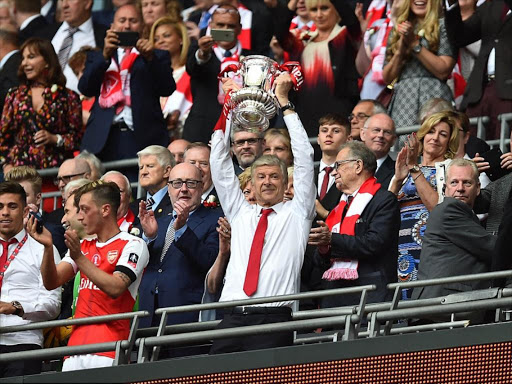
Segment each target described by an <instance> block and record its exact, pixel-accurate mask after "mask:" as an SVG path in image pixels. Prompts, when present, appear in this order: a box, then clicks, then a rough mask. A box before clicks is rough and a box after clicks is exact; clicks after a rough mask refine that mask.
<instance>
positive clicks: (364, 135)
mask: <svg viewBox="0 0 512 384" xmlns="http://www.w3.org/2000/svg"><path fill="white" fill-rule="evenodd" d="M361 140H362V141H363V143H365V145H366V146H367V147H368V148H370V150H371V151H372V152H373V153H374V155H375V157H376V158H377V171H376V172H375V177H376V178H377V181H378V182H379V183H380V184H381V185H382V188H384V189H388V186H389V182H390V181H391V178H392V177H393V175H394V174H395V161H394V160H393V159H392V158H391V156H389V151H390V149H391V147H392V146H393V144H395V140H396V132H395V123H394V121H393V119H391V117H389V115H387V114H386V113H378V114H376V115H373V116H370V117H369V118H368V120H366V122H365V123H364V126H363V129H362V130H361Z"/></svg>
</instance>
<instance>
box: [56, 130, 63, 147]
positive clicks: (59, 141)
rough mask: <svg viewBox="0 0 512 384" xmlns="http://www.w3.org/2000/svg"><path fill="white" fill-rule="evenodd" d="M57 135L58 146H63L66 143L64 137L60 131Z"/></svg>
mask: <svg viewBox="0 0 512 384" xmlns="http://www.w3.org/2000/svg"><path fill="white" fill-rule="evenodd" d="M56 136H57V144H56V145H57V147H62V146H63V145H64V139H63V138H62V136H61V135H59V134H58V133H57V135H56Z"/></svg>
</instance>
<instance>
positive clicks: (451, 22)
mask: <svg viewBox="0 0 512 384" xmlns="http://www.w3.org/2000/svg"><path fill="white" fill-rule="evenodd" d="M505 4H507V5H508V7H509V8H512V0H492V1H486V2H484V3H483V4H482V5H481V6H479V7H477V9H476V11H475V13H474V14H473V15H472V16H471V17H470V18H469V19H467V20H466V21H462V18H461V15H460V8H459V5H458V3H457V5H456V6H455V7H453V8H452V9H451V10H449V11H446V12H445V18H446V23H445V24H446V31H447V33H448V37H449V38H450V40H452V42H453V43H454V44H455V45H456V46H457V48H461V47H465V46H466V45H468V44H471V43H473V42H475V41H477V40H480V39H481V40H482V45H481V48H480V52H479V54H478V57H477V58H476V60H475V64H474V66H473V71H472V72H471V75H470V77H469V80H468V83H467V87H466V91H465V92H464V99H463V100H462V103H461V109H465V108H466V107H467V106H468V105H469V104H474V103H478V102H479V101H480V98H481V97H482V92H483V87H482V84H484V83H485V76H486V75H487V60H488V58H489V54H490V52H491V50H492V49H493V48H496V73H495V74H496V91H497V94H498V97H499V98H501V99H507V100H511V99H512V14H509V15H507V16H506V17H503V16H504V7H505Z"/></svg>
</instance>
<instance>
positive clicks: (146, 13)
mask: <svg viewBox="0 0 512 384" xmlns="http://www.w3.org/2000/svg"><path fill="white" fill-rule="evenodd" d="M165 14H166V7H165V0H142V19H143V20H144V24H146V25H153V23H154V22H155V21H157V20H158V19H159V18H161V17H164V16H165Z"/></svg>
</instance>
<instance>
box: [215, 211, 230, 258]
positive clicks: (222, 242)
mask: <svg viewBox="0 0 512 384" xmlns="http://www.w3.org/2000/svg"><path fill="white" fill-rule="evenodd" d="M217 223H218V224H219V226H218V227H217V232H218V233H219V252H220V253H222V254H227V253H229V252H230V250H231V225H230V224H229V221H228V219H226V218H225V217H220V218H219V220H218V221H217Z"/></svg>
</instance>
